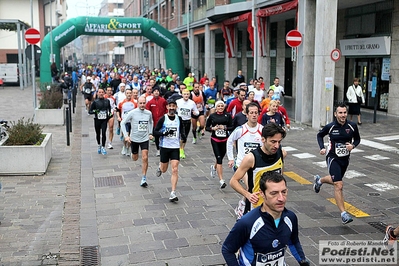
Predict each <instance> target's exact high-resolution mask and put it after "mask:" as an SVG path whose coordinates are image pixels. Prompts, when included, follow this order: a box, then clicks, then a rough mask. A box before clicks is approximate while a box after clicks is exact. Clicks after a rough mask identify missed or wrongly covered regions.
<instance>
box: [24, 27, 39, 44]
mask: <svg viewBox="0 0 399 266" xmlns="http://www.w3.org/2000/svg"><path fill="white" fill-rule="evenodd" d="M25 40H26V41H27V42H28V43H29V44H36V43H38V42H40V32H39V31H38V30H37V29H34V28H30V29H28V30H27V31H25Z"/></svg>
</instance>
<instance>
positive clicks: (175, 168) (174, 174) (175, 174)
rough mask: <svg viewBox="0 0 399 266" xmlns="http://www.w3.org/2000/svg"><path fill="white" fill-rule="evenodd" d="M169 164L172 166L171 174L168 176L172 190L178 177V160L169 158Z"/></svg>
mask: <svg viewBox="0 0 399 266" xmlns="http://www.w3.org/2000/svg"><path fill="white" fill-rule="evenodd" d="M170 165H171V167H172V176H171V178H170V182H171V184H172V191H175V190H176V186H177V180H178V178H179V172H178V171H179V161H178V160H171V161H170Z"/></svg>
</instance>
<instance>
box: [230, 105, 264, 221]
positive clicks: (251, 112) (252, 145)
mask: <svg viewBox="0 0 399 266" xmlns="http://www.w3.org/2000/svg"><path fill="white" fill-rule="evenodd" d="M245 111H246V115H247V118H248V121H247V123H245V124H244V125H242V126H238V127H237V128H236V129H235V130H234V131H233V132H232V133H231V135H230V136H229V138H228V139H227V142H226V150H227V158H228V159H229V163H228V165H229V167H230V168H233V170H234V172H235V171H236V170H237V168H238V167H239V166H240V164H241V162H242V160H243V159H244V157H245V155H247V154H248V153H250V152H251V151H252V150H254V149H256V148H257V147H259V146H261V145H262V129H263V126H262V125H261V124H259V123H258V117H259V107H258V105H257V104H256V103H254V102H251V103H249V104H248V105H247V106H246V110H245ZM234 143H236V147H237V157H236V159H235V161H234V153H233V144H234ZM247 180H248V176H247V174H245V175H244V177H243V181H244V184H245V188H247V187H248V185H247V184H248V181H247ZM234 211H235V213H236V215H237V218H238V219H240V218H241V216H242V215H243V214H244V211H245V198H243V199H242V200H240V201H239V204H238V206H237V207H236V208H235V210H234Z"/></svg>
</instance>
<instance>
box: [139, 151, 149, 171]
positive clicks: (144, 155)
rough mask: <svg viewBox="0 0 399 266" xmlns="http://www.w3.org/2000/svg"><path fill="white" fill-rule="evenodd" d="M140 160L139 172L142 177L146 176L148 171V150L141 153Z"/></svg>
mask: <svg viewBox="0 0 399 266" xmlns="http://www.w3.org/2000/svg"><path fill="white" fill-rule="evenodd" d="M141 160H142V166H141V172H142V173H143V176H146V175H147V170H148V150H142V151H141Z"/></svg>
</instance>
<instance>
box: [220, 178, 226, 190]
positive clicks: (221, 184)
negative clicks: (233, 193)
mask: <svg viewBox="0 0 399 266" xmlns="http://www.w3.org/2000/svg"><path fill="white" fill-rule="evenodd" d="M219 183H220V188H221V189H224V188H225V187H226V186H227V185H226V182H224V180H223V179H222V180H220V181H219Z"/></svg>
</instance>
